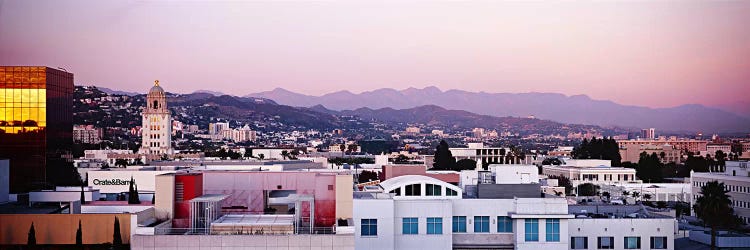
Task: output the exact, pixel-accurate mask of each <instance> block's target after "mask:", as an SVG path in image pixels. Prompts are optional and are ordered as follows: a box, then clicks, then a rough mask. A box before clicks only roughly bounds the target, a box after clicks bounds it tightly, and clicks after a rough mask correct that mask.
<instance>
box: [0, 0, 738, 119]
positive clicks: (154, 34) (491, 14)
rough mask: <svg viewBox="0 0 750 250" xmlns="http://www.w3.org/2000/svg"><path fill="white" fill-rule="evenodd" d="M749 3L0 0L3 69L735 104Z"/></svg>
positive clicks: (257, 84)
mask: <svg viewBox="0 0 750 250" xmlns="http://www.w3.org/2000/svg"><path fill="white" fill-rule="evenodd" d="M747 24H750V1H733V2H690V1H663V2H658V3H633V2H607V3H598V2H585V3H581V2H564V3H560V2H558V3H553V4H549V3H547V4H541V3H518V2H512V3H508V2H505V3H498V2H469V3H434V2H425V1H421V2H408V3H404V2H402V1H388V2H355V3H352V2H351V1H342V2H335V3H334V2H328V3H313V2H283V3H278V2H276V3H274V2H220V3H204V2H189V3H185V2H172V1H169V2H162V1H138V2H113V1H79V2H76V1H72V2H71V1H4V2H3V1H0V65H48V66H52V67H64V68H66V69H68V70H69V71H71V72H73V73H74V74H75V79H76V84H82V85H99V86H104V87H108V88H114V89H120V90H126V91H136V92H145V91H146V90H147V89H148V88H149V87H150V86H151V85H152V84H153V80H154V79H159V80H160V82H161V83H162V86H164V87H165V88H166V89H167V90H168V91H174V92H183V93H185V92H192V91H194V90H198V89H209V90H214V91H220V92H224V93H229V94H235V95H244V94H247V93H252V92H259V91H265V90H271V89H273V88H276V87H282V88H285V89H289V90H292V91H296V92H301V93H306V94H314V95H319V94H324V93H329V92H333V91H338V90H343V89H346V90H350V91H352V92H361V91H367V90H373V89H377V88H382V87H390V88H395V89H404V88H407V87H418V88H420V87H425V86H437V87H439V88H441V89H443V90H447V89H463V90H469V91H485V92H556V93H563V94H568V95H575V94H586V95H589V96H591V97H592V98H595V99H608V100H613V101H615V102H618V103H622V104H632V105H642V106H650V107H669V106H676V105H681V104H686V103H700V104H706V105H727V104H733V103H738V102H747V96H748V92H750V28H748V26H747Z"/></svg>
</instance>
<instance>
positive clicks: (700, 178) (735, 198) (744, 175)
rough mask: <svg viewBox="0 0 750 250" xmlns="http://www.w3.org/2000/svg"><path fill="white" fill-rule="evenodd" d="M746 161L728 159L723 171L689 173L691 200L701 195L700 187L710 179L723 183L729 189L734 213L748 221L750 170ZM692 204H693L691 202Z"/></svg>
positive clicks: (749, 212) (749, 163)
mask: <svg viewBox="0 0 750 250" xmlns="http://www.w3.org/2000/svg"><path fill="white" fill-rule="evenodd" d="M748 165H750V162H747V161H728V162H727V167H726V170H725V171H724V172H723V173H715V172H714V173H691V174H690V183H691V187H692V192H693V201H695V200H696V199H698V197H700V196H701V194H700V192H701V187H703V186H705V185H706V183H708V182H711V181H718V182H721V183H724V186H725V187H726V188H727V190H728V191H729V193H728V194H729V196H730V198H729V199H730V200H732V205H733V207H734V213H735V214H736V215H737V216H739V217H740V219H742V221H744V222H745V223H750V171H748ZM691 205H693V204H691Z"/></svg>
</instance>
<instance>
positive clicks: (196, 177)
mask: <svg viewBox="0 0 750 250" xmlns="http://www.w3.org/2000/svg"><path fill="white" fill-rule="evenodd" d="M174 183H175V188H176V187H177V186H178V183H182V186H183V199H182V201H178V200H177V198H178V197H177V195H176V192H175V201H174V220H173V221H172V226H173V227H177V228H187V227H190V200H191V199H193V198H196V197H200V196H202V195H203V175H202V174H200V173H192V174H178V175H175V177H174ZM175 191H176V190H175Z"/></svg>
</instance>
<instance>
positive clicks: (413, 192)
mask: <svg viewBox="0 0 750 250" xmlns="http://www.w3.org/2000/svg"><path fill="white" fill-rule="evenodd" d="M425 189H426V190H425V196H443V186H441V185H437V184H425ZM390 193H393V194H396V196H401V188H396V189H393V190H391V192H390ZM403 195H404V196H422V184H421V183H418V184H410V185H406V186H404V194H403ZM445 195H446V196H458V192H456V191H455V190H453V189H450V188H448V187H445Z"/></svg>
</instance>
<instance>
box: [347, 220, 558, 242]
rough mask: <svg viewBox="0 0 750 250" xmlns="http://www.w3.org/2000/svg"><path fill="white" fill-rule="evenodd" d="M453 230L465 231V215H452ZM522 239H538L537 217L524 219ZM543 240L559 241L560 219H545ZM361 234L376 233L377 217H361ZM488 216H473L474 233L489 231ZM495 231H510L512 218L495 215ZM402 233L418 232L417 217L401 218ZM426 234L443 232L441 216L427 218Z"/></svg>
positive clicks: (529, 240) (531, 240) (455, 231)
mask: <svg viewBox="0 0 750 250" xmlns="http://www.w3.org/2000/svg"><path fill="white" fill-rule="evenodd" d="M452 224H453V232H454V233H465V232H466V216H453V222H452ZM524 226H525V227H524V228H525V232H524V239H525V240H526V241H528V242H535V241H539V219H524ZM545 226H546V232H545V240H546V241H548V242H559V241H560V219H545ZM361 227H362V230H361V231H362V235H363V236H375V235H377V219H362V224H361ZM489 232H490V217H489V216H474V233H489ZM497 232H498V233H512V232H513V220H512V219H511V218H510V217H508V216H498V217H497ZM401 233H402V234H419V218H417V217H406V218H402V219H401ZM427 234H443V218H440V217H428V218H427Z"/></svg>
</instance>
